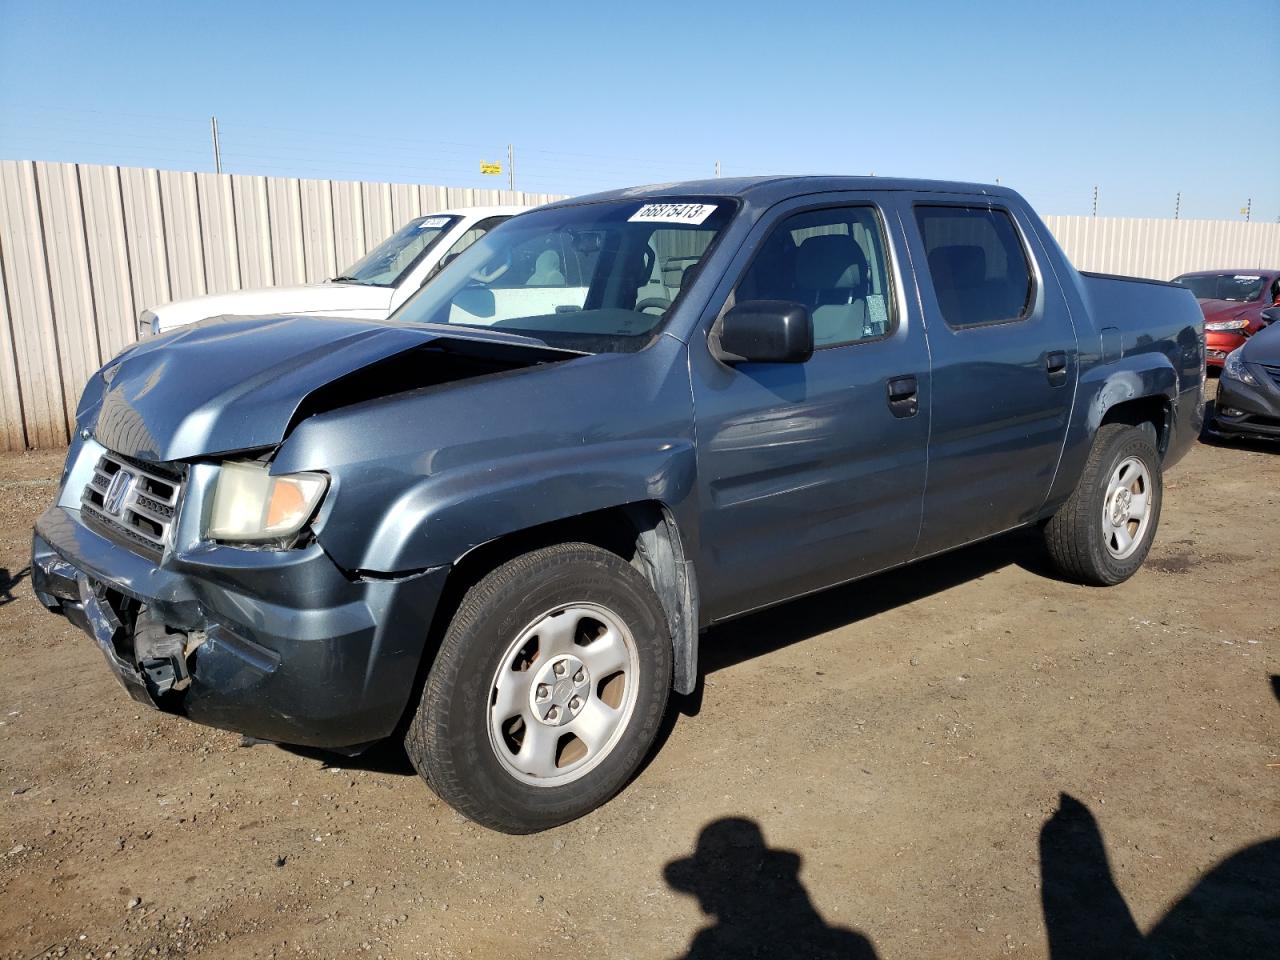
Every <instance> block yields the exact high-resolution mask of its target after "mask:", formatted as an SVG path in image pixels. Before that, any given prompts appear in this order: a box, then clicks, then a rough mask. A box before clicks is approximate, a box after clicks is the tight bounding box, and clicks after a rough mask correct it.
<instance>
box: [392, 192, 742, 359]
mask: <svg viewBox="0 0 1280 960" xmlns="http://www.w3.org/2000/svg"><path fill="white" fill-rule="evenodd" d="M735 210H736V204H735V203H734V202H733V201H731V200H727V199H722V198H716V197H699V198H697V199H696V200H688V201H686V200H664V201H661V202H654V201H645V200H613V201H606V202H603V203H588V204H578V205H575V206H568V207H558V208H551V209H546V210H535V211H533V212H531V213H525V214H521V215H520V216H519V217H516V218H515V219H513V220H511V221H510V222H508V223H506V224H504V225H503V227H502V229H501V230H495V231H494V232H492V233H489V234H487V235H485V236H484V237H481V238H480V239H479V240H477V241H476V242H475V243H473V244H472V245H471V246H470V247H468V248H467V249H466V250H465V251H463V252H462V253H461V254H460V255H459V256H458V257H457V259H455V260H453V261H451V262H450V263H449V264H447V265H446V266H445V267H444V268H443V269H442V270H441V271H440V273H439V274H438V275H437V277H436V278H435V280H433V281H432V282H431V283H430V284H428V285H427V286H425V287H423V288H422V290H421V292H419V293H418V294H417V295H416V296H415V297H413V298H412V299H411V300H409V301H408V302H407V303H406V304H405V305H404V306H403V307H402V308H401V309H400V310H399V311H397V312H396V313H395V314H394V316H393V317H392V319H393V320H396V321H399V322H404V323H432V324H450V325H454V326H466V327H494V328H497V329H501V330H506V331H511V332H514V333H521V334H528V335H530V336H534V337H537V338H538V339H540V340H543V341H545V342H547V343H549V344H552V345H557V346H566V347H569V348H570V349H581V350H585V351H589V352H596V351H602V350H609V351H628V350H638V349H639V348H640V347H642V346H644V344H645V343H647V342H648V340H649V338H650V337H651V336H652V335H653V333H654V332H656V331H657V329H658V328H659V327H660V326H661V325H662V322H663V318H664V317H665V316H666V314H667V313H668V312H669V310H670V309H671V306H672V304H673V303H674V302H675V301H676V299H677V298H678V296H679V295H680V291H681V290H682V289H684V288H685V287H687V286H688V284H689V280H690V277H691V276H692V271H693V270H695V269H696V268H697V267H698V266H699V265H700V264H701V263H702V262H703V260H704V258H705V257H706V254H707V251H708V250H709V249H710V247H711V244H712V243H713V241H714V240H715V238H716V237H717V236H718V235H719V234H720V231H721V230H722V229H723V228H724V226H725V225H726V224H727V223H728V222H729V220H730V219H731V218H732V217H733V214H734V212H735Z"/></svg>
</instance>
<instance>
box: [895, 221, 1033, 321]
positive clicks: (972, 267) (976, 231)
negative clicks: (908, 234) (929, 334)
mask: <svg viewBox="0 0 1280 960" xmlns="http://www.w3.org/2000/svg"><path fill="white" fill-rule="evenodd" d="M915 214H916V223H917V224H918V225H919V227H920V236H921V238H922V239H923V240H924V249H925V255H926V257H927V258H928V263H929V276H930V277H931V278H932V279H933V290H934V293H935V294H936V295H937V298H938V306H939V307H940V308H941V310H942V318H943V319H944V320H945V321H946V322H947V325H948V326H951V327H972V326H977V325H979V324H983V323H1000V322H1001V321H1007V320H1018V319H1021V318H1022V317H1023V316H1024V315H1025V314H1026V312H1027V310H1028V309H1029V308H1030V306H1031V301H1032V295H1033V293H1034V286H1033V283H1032V277H1031V265H1030V264H1029V263H1028V262H1027V253H1026V250H1025V249H1024V248H1023V246H1022V240H1021V239H1020V238H1019V236H1018V230H1017V228H1016V227H1015V226H1014V225H1013V218H1012V217H1010V216H1009V214H1008V212H1006V211H1004V210H1000V209H991V208H988V207H941V206H939V207H931V206H917V207H916V208H915Z"/></svg>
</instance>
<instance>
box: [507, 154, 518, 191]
mask: <svg viewBox="0 0 1280 960" xmlns="http://www.w3.org/2000/svg"><path fill="white" fill-rule="evenodd" d="M515 188H516V148H515V144H511V143H508V144H507V189H508V190H513V191H514V190H515Z"/></svg>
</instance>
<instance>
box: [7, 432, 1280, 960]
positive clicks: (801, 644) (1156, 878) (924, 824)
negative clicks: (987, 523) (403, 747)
mask: <svg viewBox="0 0 1280 960" xmlns="http://www.w3.org/2000/svg"><path fill="white" fill-rule="evenodd" d="M60 463H61V456H60V454H57V453H42V454H30V455H25V456H21V455H12V456H8V457H5V458H0V493H3V496H2V497H0V566H3V567H4V568H6V571H7V573H8V576H6V577H5V580H4V582H5V583H8V584H10V586H9V591H11V592H7V591H6V592H5V594H4V596H3V597H2V598H0V603H3V606H2V607H0V957H3V958H5V960H28V958H33V957H44V956H58V957H61V956H67V957H94V958H102V957H155V956H159V957H174V956H188V955H190V956H200V957H237V958H238V957H324V958H330V957H333V958H339V957H340V958H349V957H363V956H367V957H370V958H373V957H385V958H408V957H475V958H507V957H542V956H546V957H553V956H554V957H573V956H597V957H601V956H603V957H636V958H650V957H654V958H657V957H680V956H684V955H686V954H690V953H692V955H695V956H762V957H775V958H776V957H789V956H804V957H809V956H817V955H825V954H822V953H821V951H822V950H823V949H826V950H828V951H829V952H830V954H831V955H835V956H842V957H872V956H879V957H931V958H932V957H956V958H960V957H963V958H972V957H997V956H1005V955H1011V954H1012V955H1018V956H1027V957H1044V956H1048V955H1050V953H1052V954H1053V956H1055V957H1068V956H1088V957H1101V956H1107V957H1110V956H1113V955H1119V952H1120V950H1121V949H1122V948H1124V949H1127V948H1129V947H1134V948H1142V947H1143V942H1142V940H1143V937H1149V940H1148V942H1147V947H1148V948H1150V949H1151V950H1152V951H1156V952H1153V953H1152V954H1151V955H1157V952H1158V955H1160V956H1166V955H1167V956H1174V955H1176V956H1179V957H1184V956H1222V955H1237V954H1233V953H1232V951H1239V953H1238V955H1241V956H1243V955H1249V954H1251V953H1253V951H1254V950H1255V949H1258V947H1257V946H1256V945H1257V944H1259V943H1268V942H1269V943H1270V944H1271V945H1272V947H1274V944H1275V943H1276V942H1280V914H1278V912H1277V907H1276V896H1277V891H1278V890H1280V854H1278V853H1277V842H1278V841H1277V840H1276V835H1277V834H1278V833H1280V736H1278V734H1280V702H1277V700H1276V696H1275V695H1273V692H1272V686H1271V680H1270V677H1271V675H1273V674H1277V673H1280V627H1278V621H1280V617H1277V613H1280V602H1278V601H1277V584H1280V552H1278V551H1277V548H1276V544H1277V543H1278V542H1280V451H1276V450H1273V449H1268V448H1266V447H1261V446H1258V447H1241V446H1235V447H1211V446H1204V445H1201V446H1198V447H1197V448H1196V449H1195V450H1194V451H1193V452H1192V453H1191V454H1190V455H1189V457H1188V458H1187V459H1186V460H1185V461H1184V462H1183V463H1182V464H1180V465H1179V466H1178V467H1177V468H1176V469H1174V470H1173V471H1171V472H1170V474H1169V475H1168V477H1167V487H1166V500H1165V506H1164V516H1163V518H1162V522H1161V527H1160V531H1159V535H1158V538H1157V541H1156V545H1155V548H1154V551H1153V553H1152V556H1151V559H1150V560H1149V562H1148V563H1147V565H1146V567H1145V568H1144V569H1143V570H1142V571H1141V572H1139V574H1138V575H1137V576H1136V577H1134V578H1133V580H1131V581H1130V582H1128V583H1126V584H1124V585H1121V586H1119V587H1116V588H1112V589H1109V590H1097V589H1088V588H1084V587H1079V586H1072V585H1069V584H1066V583H1063V582H1060V581H1058V580H1055V579H1053V578H1051V577H1050V576H1048V575H1047V572H1046V569H1045V566H1044V559H1043V556H1042V554H1041V553H1040V551H1039V549H1038V545H1037V543H1036V542H1035V540H1034V539H1033V538H1031V537H1028V536H1026V535H1014V536H1007V537H1003V538H1000V539H998V540H995V541H992V542H990V543H987V544H984V545H980V546H978V547H974V548H970V549H966V550H964V551H962V552H959V553H956V554H953V555H951V556H948V557H944V558H940V559H936V560H933V561H929V562H927V563H924V564H922V565H919V566H917V567H914V568H909V569H907V570H905V571H900V572H897V573H894V574H890V575H886V576H881V577H878V578H875V579H872V580H868V581H864V582H862V583H859V584H854V585H852V586H850V587H847V588H842V589H839V590H836V591H833V592H829V593H827V594H825V595H822V596H820V597H816V598H812V599H809V600H804V601H800V602H796V603H792V604H790V605H787V606H785V607H780V608H777V609H775V610H772V611H769V612H767V613H765V614H762V615H757V616H753V617H750V618H748V619H743V620H741V621H739V622H736V623H734V624H731V625H728V626H725V627H722V628H718V629H716V630H714V631H713V632H712V633H710V634H709V635H708V636H707V637H705V638H704V647H703V650H704V661H703V666H704V668H705V670H706V677H705V683H704V687H703V690H702V692H701V696H700V697H694V698H690V699H688V700H685V701H683V702H677V706H679V707H682V708H683V709H682V710H681V711H677V710H674V709H673V711H672V714H671V722H670V724H669V727H668V729H667V730H666V731H665V732H664V738H663V741H662V742H661V743H660V746H659V748H658V749H657V750H656V752H655V754H654V756H653V758H652V760H651V761H650V762H649V764H648V765H647V767H646V768H645V769H644V770H643V772H642V773H641V774H640V775H639V776H638V777H637V778H636V779H635V781H634V782H633V783H632V784H631V785H630V786H629V787H628V788H627V789H626V790H625V791H624V792H623V793H622V794H621V795H620V796H619V797H618V798H617V799H615V800H614V801H613V802H612V803H610V804H608V805H607V806H606V807H605V808H603V809H601V810H598V811H596V812H595V813H593V814H591V815H590V816H588V817H586V818H584V819H582V820H579V821H578V822H576V823H573V824H570V825H568V826H565V827H561V828H559V829H556V830H553V831H550V832H548V833H544V834H540V835H537V836H531V837H508V836H502V835H499V834H495V833H490V832H487V831H485V830H483V829H481V828H478V827H476V826H475V825H473V824H470V823H468V822H466V821H465V820H463V819H462V818H461V817H459V816H458V815H456V814H454V813H453V812H452V811H451V810H450V809H449V808H447V807H445V806H444V805H443V804H442V803H440V802H439V801H438V800H436V799H435V798H434V797H433V796H432V794H431V793H430V792H428V790H427V789H426V787H425V786H424V785H423V784H422V783H421V782H420V781H418V780H417V779H416V778H415V777H414V775H413V773H412V770H411V769H410V768H409V766H408V763H407V761H406V760H405V759H404V756H403V753H402V752H400V751H398V750H396V749H394V748H387V749H381V750H378V751H375V752H374V753H373V754H372V755H370V756H366V757H365V758H362V759H357V760H348V759H344V758H340V757H336V756H320V755H306V754H302V753H299V752H291V751H288V750H285V749H282V748H279V747H275V746H270V745H257V746H242V745H241V743H240V738H239V737H237V736H235V735H233V734H229V733H224V732H220V731H215V730H210V729H205V728H202V727H198V726H195V725H193V724H191V723H188V722H186V721H183V720H179V719H174V718H172V717H168V716H164V715H161V714H159V713H153V712H149V711H147V710H145V709H143V708H139V707H138V706H137V705H136V704H134V703H133V702H132V701H131V700H129V699H128V697H127V696H126V695H125V693H124V691H123V690H122V689H120V688H119V687H118V685H117V683H116V681H115V680H114V679H113V678H112V677H111V676H110V675H109V673H108V671H107V669H106V667H105V665H104V664H103V663H102V659H101V654H100V653H99V652H98V651H97V649H96V648H95V647H94V645H93V644H92V643H91V642H90V641H89V640H88V639H87V638H86V637H84V636H82V635H81V634H80V633H78V632H77V631H76V630H75V629H73V628H72V627H70V626H69V625H68V624H66V623H65V622H64V621H62V620H60V619H58V618H55V617H53V616H51V615H49V614H47V613H46V612H45V611H44V610H43V609H42V608H41V607H40V605H39V604H38V603H37V601H36V600H35V599H34V598H33V596H32V595H31V592H30V586H29V583H28V582H27V579H26V575H25V573H24V572H23V568H24V567H25V566H26V564H27V559H28V549H29V540H28V537H29V531H30V528H31V524H32V521H33V520H34V518H35V516H36V514H37V513H38V512H39V511H40V510H42V509H43V508H44V506H45V505H46V504H47V503H48V502H49V501H50V499H51V498H52V496H53V494H54V489H55V478H56V476H57V473H58V470H59V467H60ZM699 701H700V702H699ZM1246 848H1249V849H1247V850H1246ZM1233 854H1234V855H1236V856H1234V857H1233ZM1228 858H1231V859H1230V860H1229V861H1228ZM1215 867H1217V868H1218V869H1217V870H1216V871H1214V868H1215ZM1210 871H1214V872H1212V873H1211V872H1210ZM1193 888H1194V890H1193ZM704 911H705V912H704ZM1166 914H1168V915H1169V916H1168V917H1167V918H1166V919H1165V921H1164V922H1163V923H1162V922H1161V918H1165V917H1166ZM1215 938H1216V939H1215ZM1251 943H1252V944H1254V946H1249V944H1251ZM1091 944H1092V945H1091ZM1215 944H1216V945H1215ZM1255 955H1256V954H1255Z"/></svg>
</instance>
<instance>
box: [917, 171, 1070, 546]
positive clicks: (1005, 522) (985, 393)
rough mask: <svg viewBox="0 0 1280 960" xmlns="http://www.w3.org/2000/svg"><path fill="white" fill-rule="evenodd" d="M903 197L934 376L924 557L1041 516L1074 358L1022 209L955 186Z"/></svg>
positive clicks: (1060, 306)
mask: <svg viewBox="0 0 1280 960" xmlns="http://www.w3.org/2000/svg"><path fill="white" fill-rule="evenodd" d="M904 205H905V206H906V207H907V209H904V210H903V211H902V212H903V221H904V225H905V228H906V233H907V235H908V241H909V243H910V246H911V251H912V260H913V261H914V265H915V272H916V277H917V279H918V282H919V289H920V296H921V302H922V304H923V307H924V313H925V327H926V331H927V334H928V341H929V351H930V357H931V363H932V374H933V388H932V389H933V417H932V432H931V436H930V440H929V480H928V486H927V489H926V492H925V500H924V523H923V527H922V529H921V535H920V543H919V546H918V547H917V549H916V555H917V556H925V555H927V554H930V553H936V552H938V551H939V550H944V549H946V548H948V547H952V546H956V545H958V544H961V543H965V542H968V541H970V540H975V539H978V538H980V537H984V536H988V535H991V534H994V533H998V532H1000V531H1003V530H1007V529H1009V528H1012V527H1015V526H1018V525H1019V524H1022V523H1025V522H1027V521H1029V520H1032V519H1034V518H1035V517H1036V515H1037V514H1038V512H1039V510H1040V508H1041V507H1042V505H1043V504H1044V502H1045V498H1046V497H1047V495H1048V492H1049V487H1050V485H1051V483H1052V481H1053V477H1054V474H1055V472H1056V470H1057V466H1058V460H1059V458H1060V456H1061V453H1062V445H1063V441H1064V439H1065V437H1066V430H1067V423H1068V421H1069V418H1070V414H1071V406H1072V403H1073V401H1074V398H1075V385H1076V376H1077V370H1078V364H1077V350H1076V335H1075V329H1074V327H1073V325H1072V321H1071V315H1070V312H1069V310H1068V308H1067V305H1066V301H1065V299H1064V298H1063V296H1062V292H1061V289H1060V288H1059V285H1058V280H1057V277H1056V275H1055V274H1054V272H1053V269H1052V267H1051V266H1050V263H1051V261H1050V260H1049V257H1048V254H1047V252H1046V251H1045V250H1044V248H1043V247H1042V246H1041V244H1040V243H1039V240H1038V238H1037V236H1036V233H1035V230H1034V228H1033V227H1032V225H1031V224H1030V223H1029V222H1027V220H1026V217H1025V214H1024V213H1023V212H1022V210H1021V208H1020V207H1018V206H1017V205H1014V204H1011V203H1010V204H1006V203H1003V202H993V200H992V198H990V197H982V196H974V197H957V196H955V195H951V194H948V195H945V200H939V199H938V195H936V194H932V195H931V194H919V195H915V196H912V197H909V198H904Z"/></svg>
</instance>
